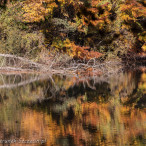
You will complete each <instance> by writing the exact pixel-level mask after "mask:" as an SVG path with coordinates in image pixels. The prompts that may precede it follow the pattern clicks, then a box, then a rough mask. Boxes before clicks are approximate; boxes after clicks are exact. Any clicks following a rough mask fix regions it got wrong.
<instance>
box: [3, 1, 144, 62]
mask: <svg viewBox="0 0 146 146" xmlns="http://www.w3.org/2000/svg"><path fill="white" fill-rule="evenodd" d="M0 6H1V7H0V53H7V54H15V55H19V56H25V57H26V56H27V57H29V58H32V59H36V60H37V59H39V58H41V59H42V54H43V53H44V54H45V56H49V55H50V54H52V53H53V54H58V53H59V54H60V55H61V54H66V55H67V56H69V57H70V58H74V59H80V60H90V59H91V58H99V59H102V60H108V59H121V58H123V57H125V56H129V55H131V56H132V55H133V54H134V53H137V54H145V51H146V43H145V41H146V35H145V34H146V31H145V26H146V18H145V16H146V15H145V14H146V8H145V6H146V2H145V0H43V1H42V0H2V1H1V2H0ZM44 59H45V58H44Z"/></svg>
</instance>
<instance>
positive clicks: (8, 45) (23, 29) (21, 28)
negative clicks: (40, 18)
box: [0, 4, 43, 57]
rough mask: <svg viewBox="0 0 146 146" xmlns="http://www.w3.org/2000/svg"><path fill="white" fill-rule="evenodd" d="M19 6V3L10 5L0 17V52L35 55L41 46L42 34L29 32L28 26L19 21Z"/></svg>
mask: <svg viewBox="0 0 146 146" xmlns="http://www.w3.org/2000/svg"><path fill="white" fill-rule="evenodd" d="M20 8H21V5H20V4H19V5H18V4H17V5H13V6H10V7H8V9H7V10H5V11H4V12H3V13H2V15H1V17H0V52H1V53H11V54H17V55H21V56H24V55H26V54H27V55H28V57H32V56H33V57H36V55H37V54H38V52H40V50H41V48H42V47H43V45H42V43H43V35H42V33H40V32H38V31H33V32H30V29H29V26H27V25H25V24H23V23H22V22H21V21H20V13H21V11H20ZM16 11H17V13H16Z"/></svg>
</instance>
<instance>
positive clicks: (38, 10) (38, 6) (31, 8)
mask: <svg viewBox="0 0 146 146" xmlns="http://www.w3.org/2000/svg"><path fill="white" fill-rule="evenodd" d="M54 7H57V5H56V3H55V2H54V0H44V1H41V0H27V1H25V2H24V6H23V10H24V12H25V13H24V14H23V17H24V21H25V22H39V21H41V20H44V17H45V16H47V15H48V14H52V12H53V8H54Z"/></svg>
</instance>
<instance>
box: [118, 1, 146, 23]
mask: <svg viewBox="0 0 146 146" xmlns="http://www.w3.org/2000/svg"><path fill="white" fill-rule="evenodd" d="M120 10H121V12H122V13H121V17H122V19H123V20H124V21H126V22H128V21H134V22H135V21H136V20H137V17H145V14H146V8H145V7H144V6H142V4H140V3H138V2H136V1H135V0H132V1H131V0H130V1H129V0H127V1H126V3H124V4H121V5H120Z"/></svg>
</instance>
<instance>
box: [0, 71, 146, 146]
mask: <svg viewBox="0 0 146 146" xmlns="http://www.w3.org/2000/svg"><path fill="white" fill-rule="evenodd" d="M145 107H146V72H145V69H143V68H142V69H137V70H136V69H135V70H127V71H122V72H119V73H117V74H113V75H110V76H107V77H102V76H101V75H100V76H94V77H86V76H84V77H80V76H63V75H53V76H51V77H49V75H39V74H38V75H33V74H30V75H28V74H0V143H3V144H4V145H8V143H11V145H18V146H21V145H23V144H24V143H27V144H28V145H36V146H39V145H43V146H45V145H46V146H74V145H75V146H76V145H77V146H84V145H85V146H86V145H87V146H96V145H97V146H98V145H107V146H110V145H113V146H124V145H136V146H144V145H146V110H145V109H146V108H145ZM0 145H1V144H0Z"/></svg>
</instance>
